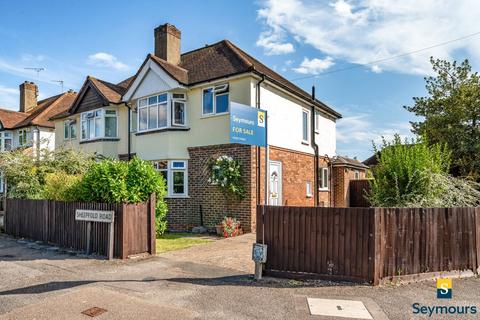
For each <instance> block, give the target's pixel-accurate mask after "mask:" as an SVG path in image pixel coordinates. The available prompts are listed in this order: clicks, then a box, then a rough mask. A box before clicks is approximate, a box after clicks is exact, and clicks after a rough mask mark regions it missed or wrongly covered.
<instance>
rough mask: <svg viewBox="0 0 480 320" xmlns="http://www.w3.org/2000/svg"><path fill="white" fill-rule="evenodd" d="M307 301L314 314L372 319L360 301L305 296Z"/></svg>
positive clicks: (311, 312)
mask: <svg viewBox="0 0 480 320" xmlns="http://www.w3.org/2000/svg"><path fill="white" fill-rule="evenodd" d="M307 302H308V307H309V309H310V314H311V315H314V316H329V317H340V318H355V319H373V318H372V316H371V315H370V312H368V310H367V308H366V307H365V305H364V304H363V302H362V301H354V300H334V299H317V298H307Z"/></svg>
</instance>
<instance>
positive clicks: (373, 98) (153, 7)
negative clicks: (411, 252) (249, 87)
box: [0, 0, 480, 160]
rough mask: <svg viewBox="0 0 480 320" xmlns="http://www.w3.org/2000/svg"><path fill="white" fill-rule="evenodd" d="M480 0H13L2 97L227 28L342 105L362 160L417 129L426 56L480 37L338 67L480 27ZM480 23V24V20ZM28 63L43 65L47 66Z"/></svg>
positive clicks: (4, 16) (0, 60) (466, 48)
mask: <svg viewBox="0 0 480 320" xmlns="http://www.w3.org/2000/svg"><path fill="white" fill-rule="evenodd" d="M478 16H480V6H479V5H478V4H477V3H475V1H469V0H465V1H457V2H452V1H446V2H439V1H433V0H425V1H422V2H421V3H420V4H419V3H418V2H417V1H413V0H406V1H401V2H398V1H393V0H385V1H381V2H378V1H373V0H352V1H346V0H332V1H310V0H305V1H300V0H283V1H278V0H270V1H255V2H247V1H178V2H175V1H135V2H133V1H118V0H117V1H113V0H112V1H54V0H51V1H48V2H47V1H33V0H31V1H28V0H24V1H22V4H21V5H20V4H19V3H16V2H13V1H9V2H6V1H2V2H1V3H0V44H1V45H0V106H2V107H8V108H11V109H16V108H18V85H19V84H20V83H21V82H23V81H24V80H31V81H35V82H37V83H39V86H40V92H41V93H40V94H41V97H42V98H44V97H48V96H50V95H53V94H56V93H59V92H60V91H61V88H60V86H59V84H57V83H54V82H52V80H63V81H64V82H65V89H69V88H72V89H74V90H78V89H79V88H80V86H81V85H82V83H83V81H84V79H85V77H86V76H87V75H92V76H95V77H98V78H101V79H104V80H107V81H111V82H118V81H120V80H123V79H125V78H126V77H128V76H130V75H133V74H134V73H135V72H136V69H137V68H138V67H139V66H140V64H141V62H142V61H143V59H144V58H145V56H146V55H147V54H148V53H149V52H152V51H153V29H154V28H155V27H156V26H157V25H159V24H162V23H165V22H170V23H172V24H174V25H176V26H177V27H178V28H179V29H180V30H181V31H182V51H188V50H192V49H195V48H198V47H201V46H204V45H205V44H211V43H214V42H217V41H219V40H222V39H229V40H231V41H232V42H234V43H235V44H237V45H238V46H240V47H241V48H243V49H244V50H245V51H247V52H249V53H250V54H252V55H253V56H255V57H257V58H258V59H259V60H261V61H262V62H264V63H265V64H267V65H268V66H270V67H272V68H273V69H275V70H276V71H277V72H279V73H281V74H282V75H283V76H285V77H286V78H287V79H296V78H300V77H309V78H307V79H303V80H297V81H295V83H296V84H297V85H299V86H301V87H303V88H304V89H305V90H307V91H310V88H311V86H312V85H315V86H316V92H317V97H318V98H319V99H320V100H322V101H324V102H325V103H327V104H329V105H330V106H332V107H333V108H335V109H336V110H338V111H339V112H341V113H342V114H343V116H344V118H343V119H342V120H339V122H338V126H337V127H338V130H337V131H338V132H337V136H338V137H337V153H338V154H340V155H348V156H351V157H353V156H357V157H358V158H359V159H361V160H363V159H365V158H367V157H368V156H369V155H370V154H371V152H372V140H376V141H378V139H379V137H380V136H382V135H384V136H386V137H391V136H392V134H393V133H400V134H402V135H405V136H407V135H409V124H408V121H409V120H412V119H413V116H412V115H411V114H409V113H408V112H407V111H405V110H404V109H403V106H404V105H409V104H411V103H412V97H413V96H419V95H420V96H421V95H424V94H425V89H424V80H423V77H424V76H425V75H426V74H428V72H429V63H428V58H429V56H431V55H434V56H435V57H441V58H448V59H453V58H455V59H464V58H469V59H470V60H472V62H473V65H474V66H476V65H478V59H479V58H480V40H479V37H472V38H470V39H466V40H463V41H458V42H455V43H453V44H450V45H446V46H442V47H437V48H434V49H432V50H428V51H424V52H421V53H418V54H415V55H410V56H405V57H402V58H399V59H393V60H389V61H386V62H384V63H379V64H370V65H368V66H365V67H361V68H356V69H351V70H347V71H344V72H333V73H331V72H332V71H335V70H338V69H343V68H345V67H349V66H355V65H359V64H366V63H368V62H371V61H375V60H378V59H381V58H385V57H390V56H394V55H398V54H401V53H404V52H409V51H413V50H417V49H421V48H424V47H428V46H430V45H434V44H437V43H441V42H444V41H447V40H451V39H455V38H458V37H462V36H465V35H467V34H470V33H473V32H476V31H480V30H476V29H475V28H477V23H476V21H477V17H478ZM479 29H480V28H479ZM25 67H45V68H46V71H43V72H41V73H40V75H39V77H38V78H37V76H36V74H35V73H34V72H33V71H29V70H25V69H24V68H25Z"/></svg>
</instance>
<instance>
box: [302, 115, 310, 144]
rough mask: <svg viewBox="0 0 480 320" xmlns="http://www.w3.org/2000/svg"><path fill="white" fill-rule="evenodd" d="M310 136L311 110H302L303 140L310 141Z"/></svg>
mask: <svg viewBox="0 0 480 320" xmlns="http://www.w3.org/2000/svg"><path fill="white" fill-rule="evenodd" d="M309 138H310V111H308V110H306V109H303V110H302V142H304V143H308V142H309Z"/></svg>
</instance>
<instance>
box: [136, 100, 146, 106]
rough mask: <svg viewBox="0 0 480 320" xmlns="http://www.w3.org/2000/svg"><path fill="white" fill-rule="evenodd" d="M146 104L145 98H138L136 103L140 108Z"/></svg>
mask: <svg viewBox="0 0 480 320" xmlns="http://www.w3.org/2000/svg"><path fill="white" fill-rule="evenodd" d="M146 105H147V99H142V100H140V102H139V103H138V106H139V107H140V108H141V107H145V106H146Z"/></svg>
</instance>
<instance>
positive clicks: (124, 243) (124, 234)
mask: <svg viewBox="0 0 480 320" xmlns="http://www.w3.org/2000/svg"><path fill="white" fill-rule="evenodd" d="M120 208H121V215H120V219H119V220H120V221H119V222H120V232H121V236H120V239H121V243H120V257H121V258H122V259H127V257H128V252H129V249H128V223H127V205H126V204H125V203H123V204H122V205H121V206H120Z"/></svg>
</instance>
